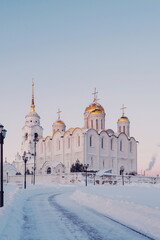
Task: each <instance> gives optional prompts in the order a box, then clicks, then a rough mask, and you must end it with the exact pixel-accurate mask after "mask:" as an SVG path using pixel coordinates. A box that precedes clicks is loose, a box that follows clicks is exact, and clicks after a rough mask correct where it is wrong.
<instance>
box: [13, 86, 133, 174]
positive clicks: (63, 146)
mask: <svg viewBox="0 0 160 240" xmlns="http://www.w3.org/2000/svg"><path fill="white" fill-rule="evenodd" d="M122 110H123V112H122V116H121V117H120V118H119V119H118V121H117V131H116V132H114V131H113V130H112V129H107V130H106V128H105V110H104V108H103V107H102V106H101V105H100V104H99V103H98V102H97V92H96V91H95V92H94V99H93V102H92V103H91V104H90V105H89V106H88V107H86V109H85V111H84V127H82V128H69V129H68V130H66V125H65V123H64V122H63V121H62V120H61V119H60V111H59V112H58V119H57V121H55V122H54V123H53V125H52V133H51V136H47V137H45V138H44V137H43V128H42V127H41V126H40V117H39V115H38V114H37V113H36V112H35V105H34V84H32V103H31V110H30V112H29V114H27V115H26V117H25V125H24V127H23V128H22V147H21V156H22V155H23V153H24V151H25V152H30V153H31V154H32V155H34V151H35V148H34V146H35V143H34V141H33V139H34V134H35V133H36V134H38V139H39V141H38V143H37V144H36V173H37V174H47V173H48V174H50V173H55V172H70V168H71V166H72V164H74V163H75V162H76V161H77V160H78V161H79V162H80V163H81V164H89V167H88V169H89V170H102V169H112V172H113V173H115V174H119V173H120V169H121V167H124V169H125V170H124V171H125V173H130V172H133V171H135V172H137V141H136V140H135V139H134V137H130V121H129V119H128V118H127V117H126V116H124V107H123V108H122ZM21 156H19V157H18V156H17V157H16V161H15V162H16V167H17V172H21V173H23V171H24V170H23V165H24V163H23V160H22V157H21ZM33 162H34V157H33V156H31V158H30V159H29V161H28V162H27V168H28V169H29V171H30V172H32V171H33Z"/></svg>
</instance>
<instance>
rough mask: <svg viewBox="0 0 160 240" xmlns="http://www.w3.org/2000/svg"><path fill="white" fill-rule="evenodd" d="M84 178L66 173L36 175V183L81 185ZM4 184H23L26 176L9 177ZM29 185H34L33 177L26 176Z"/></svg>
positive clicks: (80, 175)
mask: <svg viewBox="0 0 160 240" xmlns="http://www.w3.org/2000/svg"><path fill="white" fill-rule="evenodd" d="M82 181H83V177H82V174H81V173H68V174H67V173H64V174H47V175H36V177H35V182H36V183H54V182H55V183H61V184H71V183H81V182H82ZM4 182H6V183H7V182H8V183H17V184H23V182H24V176H23V175H16V176H8V179H6V178H4ZM26 182H27V184H33V175H26Z"/></svg>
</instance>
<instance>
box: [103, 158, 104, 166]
mask: <svg viewBox="0 0 160 240" xmlns="http://www.w3.org/2000/svg"><path fill="white" fill-rule="evenodd" d="M103 168H104V159H103Z"/></svg>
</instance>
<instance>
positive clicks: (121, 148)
mask: <svg viewBox="0 0 160 240" xmlns="http://www.w3.org/2000/svg"><path fill="white" fill-rule="evenodd" d="M122 150H123V144H122V140H121V141H120V151H121V152H122Z"/></svg>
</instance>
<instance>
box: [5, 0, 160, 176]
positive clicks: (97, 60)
mask: <svg viewBox="0 0 160 240" xmlns="http://www.w3.org/2000/svg"><path fill="white" fill-rule="evenodd" d="M159 12H160V1H159V0H154V1H151V0H134V1H128V0H121V1H119V0H114V1H113V0H100V1H98V0H34V1H32V0H27V1H24V0H14V1H12V0H8V1H2V0H1V1H0V29H1V37H0V87H1V94H0V108H1V114H0V116H1V118H0V122H1V123H2V124H3V125H4V127H5V129H7V136H6V139H5V145H4V157H5V158H7V161H9V162H12V161H13V160H14V158H15V155H16V153H17V152H18V151H20V147H21V139H22V127H23V126H24V123H25V115H26V114H28V112H29V111H30V104H31V85H32V78H34V81H35V105H36V112H37V113H38V114H39V115H40V117H41V125H42V127H43V128H44V136H48V135H52V124H53V122H54V121H56V119H57V111H58V108H60V109H61V111H62V113H61V119H62V120H63V121H64V122H65V124H66V126H67V128H70V127H83V122H84V121H83V113H84V110H85V108H86V107H87V106H88V105H89V104H90V103H91V102H92V100H93V95H92V93H93V91H94V88H95V87H96V89H97V91H98V98H99V103H100V104H101V105H102V106H103V107H104V109H105V112H106V128H107V129H108V128H111V129H113V130H114V131H116V129H117V120H118V118H119V117H121V114H122V113H121V110H120V108H121V107H122V104H124V105H125V106H126V107H127V108H126V109H125V115H126V116H127V117H128V118H129V120H130V132H131V136H133V137H135V139H136V140H137V141H138V142H139V143H138V171H139V172H144V171H145V170H146V169H147V168H148V167H149V164H150V162H151V161H153V162H154V166H153V169H152V172H153V173H154V174H155V173H156V174H160V139H159V133H160V127H159V126H160V124H159V122H160V111H159V108H158V105H159V102H160V94H159V92H160V80H159V78H160V68H159V62H160V44H159V43H160V28H159V25H160V14H159ZM150 173H151V171H150ZM146 174H149V171H146Z"/></svg>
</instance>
